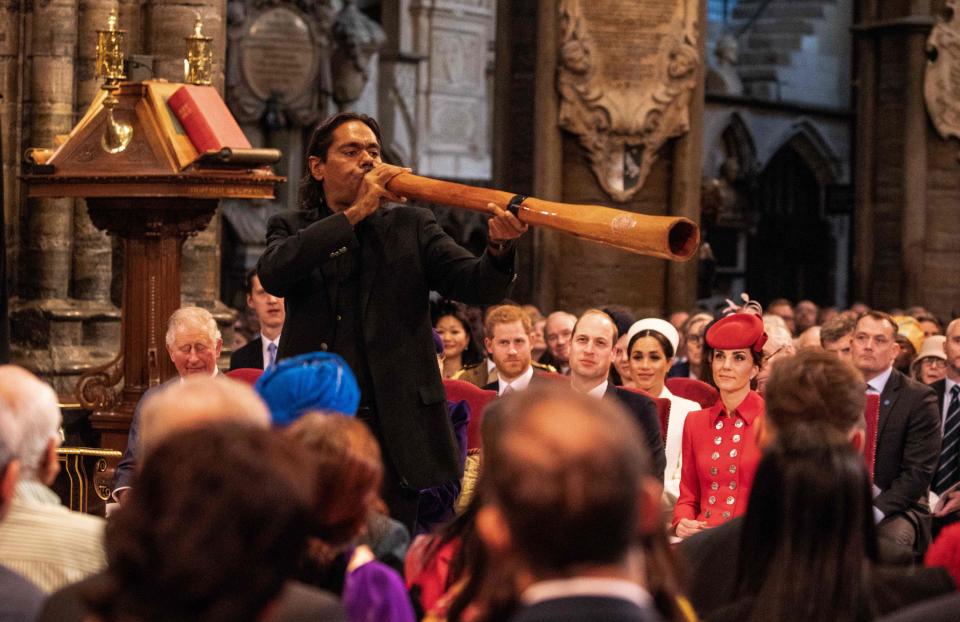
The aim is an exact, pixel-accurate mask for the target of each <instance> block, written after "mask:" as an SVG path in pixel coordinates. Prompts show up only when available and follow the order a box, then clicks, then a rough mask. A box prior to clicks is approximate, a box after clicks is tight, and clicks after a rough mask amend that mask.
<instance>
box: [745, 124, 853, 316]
mask: <svg viewBox="0 0 960 622" xmlns="http://www.w3.org/2000/svg"><path fill="white" fill-rule="evenodd" d="M834 180H835V177H834V171H833V162H832V161H831V159H830V158H829V156H828V155H827V154H826V153H825V152H824V151H823V149H822V148H821V146H820V145H818V144H817V142H816V141H815V140H814V138H812V137H811V135H810V133H808V132H805V131H800V132H798V133H796V134H794V135H793V136H792V137H791V138H790V139H788V140H787V141H786V142H785V143H784V144H783V145H782V146H781V147H780V149H778V150H777V151H776V153H775V154H774V155H773V157H772V158H770V160H769V161H768V162H767V164H766V166H765V167H764V168H763V170H762V171H761V172H760V174H759V176H758V178H757V193H756V200H755V202H756V206H755V207H756V209H757V217H758V218H757V224H756V226H755V228H754V229H753V231H752V232H751V235H750V236H749V241H748V259H747V290H748V291H749V292H750V295H751V296H752V297H754V298H756V299H758V300H761V301H764V302H768V301H770V300H773V299H775V298H781V297H782V298H787V299H789V300H792V301H794V302H796V301H798V300H802V299H810V300H813V301H814V302H817V303H818V304H833V303H834V301H835V300H836V294H837V278H838V275H837V267H836V266H837V240H836V239H835V236H834V234H833V231H832V229H831V226H830V222H829V220H828V219H827V217H826V214H825V205H824V203H825V195H826V188H827V187H828V186H829V185H831V184H833V183H834Z"/></svg>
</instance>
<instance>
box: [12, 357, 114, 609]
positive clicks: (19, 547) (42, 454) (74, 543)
mask: <svg viewBox="0 0 960 622" xmlns="http://www.w3.org/2000/svg"><path fill="white" fill-rule="evenodd" d="M0 399H2V400H3V402H5V403H6V405H7V413H8V414H7V416H9V417H10V418H12V420H13V421H14V425H16V426H17V427H18V428H19V435H20V441H19V443H18V445H17V450H16V454H17V457H18V458H19V462H20V477H19V479H18V481H17V484H16V488H15V490H14V495H13V501H12V503H11V504H10V511H9V513H8V514H7V517H6V519H5V520H4V521H3V523H0V563H3V564H4V565H5V566H7V567H8V568H10V569H12V570H14V571H15V572H17V573H19V574H21V575H23V576H24V577H26V578H28V579H29V580H30V581H32V582H33V583H35V584H36V585H37V586H38V587H39V588H40V589H41V590H44V591H46V592H50V591H53V590H55V589H57V588H59V587H61V586H63V585H66V584H68V583H73V582H75V581H79V580H80V579H83V578H84V577H86V576H88V575H90V574H93V573H95V572H97V571H99V570H100V569H102V568H103V567H104V566H105V565H106V558H105V556H104V551H103V527H104V521H103V519H102V518H98V517H96V516H91V515H89V514H82V513H80V512H71V511H70V510H69V509H67V508H65V507H64V506H63V505H62V504H61V503H60V498H59V497H58V496H57V495H56V493H54V492H53V491H52V490H50V488H49V485H50V484H52V483H53V480H54V479H55V478H56V476H57V472H58V471H59V470H60V467H59V463H58V462H57V448H58V447H59V446H60V433H59V428H60V421H61V416H60V406H59V404H58V401H57V395H56V393H55V392H54V391H53V389H52V388H50V386H49V385H47V384H46V383H44V382H42V381H41V380H40V379H39V378H37V377H36V376H34V375H33V374H31V373H30V372H28V371H27V370H25V369H23V368H21V367H16V366H13V365H4V366H2V367H0Z"/></svg>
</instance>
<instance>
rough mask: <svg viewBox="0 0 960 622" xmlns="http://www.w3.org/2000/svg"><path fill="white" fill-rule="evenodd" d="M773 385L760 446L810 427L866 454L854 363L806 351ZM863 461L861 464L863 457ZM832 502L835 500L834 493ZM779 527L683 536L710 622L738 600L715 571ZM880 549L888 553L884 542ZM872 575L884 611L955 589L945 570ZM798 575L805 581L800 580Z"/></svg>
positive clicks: (733, 524) (738, 522) (733, 525)
mask: <svg viewBox="0 0 960 622" xmlns="http://www.w3.org/2000/svg"><path fill="white" fill-rule="evenodd" d="M768 388H769V399H768V400H767V403H766V416H765V417H764V419H763V425H762V426H761V427H760V428H759V429H758V430H757V433H758V434H759V439H758V444H759V445H760V446H761V448H765V447H767V446H769V445H771V444H772V443H773V441H775V440H777V439H778V438H780V437H790V436H792V435H794V434H795V433H797V432H796V430H801V432H799V433H800V434H809V432H805V431H804V430H807V429H810V428H813V429H816V430H821V432H819V433H820V434H822V435H824V436H827V437H829V436H836V435H839V436H841V437H842V438H844V439H846V441H847V442H848V443H849V444H850V446H851V447H852V448H853V449H855V450H857V451H858V452H861V451H863V447H864V442H865V422H864V419H863V408H864V400H865V399H866V396H865V395H864V392H863V382H862V380H861V378H860V376H859V375H858V373H857V371H856V370H855V369H854V368H853V367H852V366H851V365H850V364H849V363H847V362H845V361H842V360H840V359H839V358H838V357H836V356H835V355H834V354H833V353H831V352H827V351H815V350H811V351H803V352H800V353H798V354H797V355H796V356H795V357H791V358H789V359H787V360H785V361H783V362H782V363H781V364H780V365H777V366H776V367H775V368H774V370H773V372H772V374H771V376H770V381H769V384H768ZM788 442H789V441H788ZM859 464H860V466H861V468H862V466H863V462H862V458H861V459H860V462H859ZM825 466H829V465H825ZM824 470H825V469H824ZM824 475H827V474H826V473H825V474H824ZM810 492H811V494H812V493H813V491H810ZM831 502H832V503H836V498H833V499H831ZM797 503H799V506H800V507H799V509H798V507H797ZM806 505H807V504H806V503H805V502H803V501H802V500H801V501H800V502H794V505H793V506H792V508H791V510H792V511H794V512H797V513H802V512H803V511H805V509H806ZM748 512H749V508H748ZM875 519H876V517H874V520H875ZM776 528H777V527H774V526H761V527H760V528H759V530H760V531H759V532H757V531H756V530H754V531H751V532H747V531H745V529H744V519H743V518H738V519H733V520H731V521H729V522H727V523H725V524H724V525H721V526H719V527H716V528H714V529H710V530H706V531H703V532H702V533H700V534H697V535H695V536H693V537H691V538H688V539H686V540H684V541H683V543H682V544H681V545H680V547H679V553H680V557H681V561H682V562H683V565H684V566H685V568H686V570H687V578H688V582H687V586H688V594H689V596H690V599H691V601H692V602H693V605H694V607H695V608H696V610H697V612H698V613H699V614H700V616H701V617H704V618H708V619H709V618H710V615H711V614H712V613H713V612H714V611H715V610H716V609H717V608H718V607H720V606H723V605H725V604H729V603H731V602H733V600H734V598H735V585H734V575H733V573H732V572H722V573H718V572H717V568H720V567H723V568H730V567H736V566H737V563H738V562H737V560H738V550H739V545H740V542H741V540H743V539H747V538H758V537H760V536H761V535H762V534H767V533H771V532H772V531H773V530H774V529H776ZM824 528H826V526H825V527H824ZM748 533H749V535H748ZM811 546H812V545H811ZM879 548H880V557H881V558H883V557H884V554H883V551H884V548H883V546H882V544H881V545H880V547H879ZM887 557H889V554H887ZM874 574H875V575H876V576H878V577H880V580H881V581H882V585H883V586H884V587H883V589H875V590H874V591H873V594H872V597H873V598H874V599H875V601H876V604H877V606H878V607H880V606H881V605H882V609H881V611H893V610H895V609H897V608H898V607H901V606H904V605H905V604H908V603H911V602H917V601H919V600H923V599H924V598H929V597H934V596H937V595H939V594H943V593H946V592H948V591H951V590H953V589H954V586H953V582H952V581H951V580H950V578H949V576H947V575H946V573H944V572H943V571H941V570H939V569H936V570H930V571H921V572H909V571H904V570H900V569H892V568H884V567H877V568H875V569H874ZM796 580H797V581H798V582H799V581H803V580H804V579H803V578H801V577H798V578H797V579H796Z"/></svg>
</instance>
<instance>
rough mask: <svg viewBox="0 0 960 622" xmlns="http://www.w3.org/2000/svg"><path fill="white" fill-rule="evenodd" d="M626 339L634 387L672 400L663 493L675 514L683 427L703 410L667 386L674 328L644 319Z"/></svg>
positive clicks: (676, 338)
mask: <svg viewBox="0 0 960 622" xmlns="http://www.w3.org/2000/svg"><path fill="white" fill-rule="evenodd" d="M627 337H628V339H627V357H628V360H629V362H630V374H631V377H632V378H633V382H634V386H636V387H637V388H638V389H641V390H643V391H646V392H647V393H649V394H650V395H653V396H655V397H660V398H666V399H668V400H670V418H669V420H668V425H667V431H666V435H665V439H664V443H663V445H664V454H665V456H666V469H665V470H664V473H663V492H664V499H665V501H666V504H667V506H668V507H669V508H670V510H671V511H672V509H673V506H674V504H676V502H677V497H679V496H680V472H681V467H682V465H683V461H682V456H681V451H680V441H681V439H682V437H683V425H684V422H686V420H687V415H688V414H690V413H691V412H693V411H695V410H700V409H701V408H703V407H702V406H701V405H700V404H698V403H697V402H694V401H692V400H688V399H684V398H682V397H679V396H677V395H674V394H673V393H671V392H670V389H668V388H667V386H666V384H665V382H666V377H667V372H668V371H669V370H670V367H671V365H672V362H673V356H674V354H675V353H676V351H677V348H678V347H679V344H680V334H679V333H678V332H677V329H676V328H674V327H673V325H672V324H670V323H669V322H666V321H664V320H661V319H659V318H645V319H643V320H640V321H639V322H636V323H635V324H634V325H633V326H631V327H630V329H629V331H628V332H627Z"/></svg>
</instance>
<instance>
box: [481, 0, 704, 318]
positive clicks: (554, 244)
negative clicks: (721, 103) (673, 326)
mask: <svg viewBox="0 0 960 622" xmlns="http://www.w3.org/2000/svg"><path fill="white" fill-rule="evenodd" d="M700 5H701V3H700V2H698V1H697V0H669V1H667V0H635V1H634V2H629V3H626V2H617V1H615V0H561V1H560V2H552V1H550V0H544V1H542V2H540V3H539V5H538V23H539V26H538V34H539V36H538V37H537V42H538V50H537V58H538V60H537V66H536V72H537V73H536V84H537V86H536V91H535V92H536V95H535V105H536V108H535V114H534V116H533V118H532V119H530V122H532V123H534V124H536V129H535V131H534V140H533V145H534V171H535V183H534V192H535V194H537V195H543V196H546V197H549V198H554V199H557V200H561V201H563V202H567V203H589V204H597V205H604V204H606V205H610V206H611V207H616V208H618V209H625V210H628V211H636V212H640V213H644V214H651V215H667V214H670V215H681V216H686V217H688V218H691V219H692V220H694V221H695V222H696V221H699V183H700V182H699V177H700V174H699V168H700V165H699V153H700V143H701V141H702V133H701V131H700V130H699V126H698V125H697V123H696V121H692V120H691V117H693V116H694V115H699V114H700V112H699V111H700V110H702V98H703V93H702V89H700V88H699V86H698V85H699V84H700V82H701V67H702V52H701V47H702V44H701V41H702V39H703V37H704V32H703V28H704V20H703V19H702V15H701V11H702V7H701V6H700ZM525 121H526V119H525V118H519V119H517V118H512V119H511V125H514V124H518V123H523V122H525ZM499 131H501V132H510V129H509V126H508V127H502V128H500V130H499ZM507 166H509V163H508V164H507ZM536 252H537V259H538V261H539V264H540V265H539V276H538V279H537V283H536V288H537V291H536V293H537V296H536V299H537V301H538V302H539V303H540V304H541V305H542V306H543V308H545V309H568V310H570V311H580V310H583V309H584V308H585V307H587V306H596V305H598V304H605V303H619V304H624V305H627V306H630V307H632V308H634V309H635V310H636V311H637V313H638V314H640V315H648V314H651V315H659V314H661V313H663V312H664V311H665V310H666V309H667V308H668V307H673V306H688V305H690V304H692V302H693V299H694V293H695V285H696V282H695V278H696V277H695V268H690V267H687V266H682V267H673V265H672V264H668V262H666V261H663V260H658V259H652V258H648V257H641V256H637V255H630V254H626V253H624V252H622V251H618V250H614V249H610V248H605V247H601V246H598V245H595V244H591V243H589V242H584V241H581V240H578V239H576V238H572V237H570V236H563V235H554V234H547V233H541V234H539V235H538V237H537V250H536Z"/></svg>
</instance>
